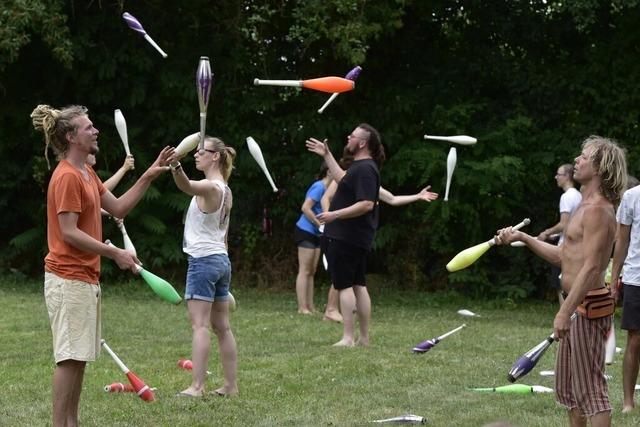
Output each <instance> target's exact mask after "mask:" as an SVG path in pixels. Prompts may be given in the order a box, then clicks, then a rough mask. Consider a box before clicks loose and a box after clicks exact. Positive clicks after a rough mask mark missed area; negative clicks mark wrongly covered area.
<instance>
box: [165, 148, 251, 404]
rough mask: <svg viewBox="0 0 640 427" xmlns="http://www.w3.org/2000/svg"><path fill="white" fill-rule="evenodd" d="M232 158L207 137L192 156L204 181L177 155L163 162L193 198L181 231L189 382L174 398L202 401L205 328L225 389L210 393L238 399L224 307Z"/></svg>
mask: <svg viewBox="0 0 640 427" xmlns="http://www.w3.org/2000/svg"><path fill="white" fill-rule="evenodd" d="M235 156H236V152H235V150H234V149H233V148H231V147H227V146H226V145H225V144H224V142H222V140H220V139H218V138H212V137H206V138H205V140H204V145H203V147H202V148H200V149H198V150H197V151H196V153H195V154H194V158H195V162H196V169H198V170H199V171H202V172H203V173H204V176H205V177H204V179H201V180H199V181H196V180H190V179H189V178H188V177H187V175H186V174H185V173H184V171H183V170H182V166H181V165H180V162H178V161H177V157H178V156H177V155H176V154H175V153H174V154H173V155H172V156H171V157H169V158H168V159H167V161H168V162H169V164H170V166H171V175H173V180H174V181H175V183H176V185H177V186H178V188H179V189H180V190H182V191H183V192H185V193H186V194H189V195H190V196H193V198H192V199H191V203H190V204H189V209H188V210H187V217H186V220H185V225H184V239H183V245H182V249H183V251H184V252H185V253H186V254H187V255H188V258H189V268H188V271H187V284H186V291H185V300H187V309H188V311H189V317H190V319H191V327H192V329H193V339H192V349H191V352H192V354H191V358H192V361H193V370H192V382H191V385H190V386H189V387H188V388H186V389H185V390H183V391H181V392H180V393H178V394H177V396H184V397H201V396H203V395H204V393H205V389H204V382H205V378H206V372H207V363H208V360H209V349H210V346H211V338H210V335H209V326H211V329H213V331H214V332H215V334H216V336H217V338H218V347H219V350H220V360H221V362H222V371H223V373H224V384H223V385H222V386H221V387H220V388H218V389H216V390H215V393H216V394H218V395H221V396H233V395H236V394H238V385H237V382H236V370H237V349H236V341H235V338H234V336H233V333H232V332H231V327H230V325H229V307H230V304H232V303H233V297H232V296H231V294H230V293H229V288H230V285H231V263H230V262H229V257H228V254H227V230H228V226H229V214H230V212H231V205H232V203H233V197H232V194H231V189H229V186H228V185H227V181H228V179H229V175H230V174H231V169H232V168H233V160H234V159H235Z"/></svg>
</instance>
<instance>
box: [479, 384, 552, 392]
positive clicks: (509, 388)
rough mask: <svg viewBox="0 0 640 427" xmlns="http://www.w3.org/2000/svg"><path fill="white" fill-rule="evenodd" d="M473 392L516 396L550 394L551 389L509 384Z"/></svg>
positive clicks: (539, 386)
mask: <svg viewBox="0 0 640 427" xmlns="http://www.w3.org/2000/svg"><path fill="white" fill-rule="evenodd" d="M470 390H473V391H495V392H496V393H517V394H531V393H551V392H553V389H550V388H549V387H543V386H541V385H525V384H509V385H503V386H501V387H485V388H472V389H470Z"/></svg>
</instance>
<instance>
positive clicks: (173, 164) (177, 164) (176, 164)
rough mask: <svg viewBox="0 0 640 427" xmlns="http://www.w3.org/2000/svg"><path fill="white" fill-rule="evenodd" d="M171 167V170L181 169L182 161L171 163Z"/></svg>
mask: <svg viewBox="0 0 640 427" xmlns="http://www.w3.org/2000/svg"><path fill="white" fill-rule="evenodd" d="M169 168H171V172H176V171H178V170H180V168H182V165H181V164H180V162H176V163H172V164H170V165H169Z"/></svg>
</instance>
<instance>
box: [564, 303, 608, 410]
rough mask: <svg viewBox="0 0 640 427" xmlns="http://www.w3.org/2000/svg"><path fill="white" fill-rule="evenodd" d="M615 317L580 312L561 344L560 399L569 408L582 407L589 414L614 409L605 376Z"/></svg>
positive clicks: (580, 408)
mask: <svg viewBox="0 0 640 427" xmlns="http://www.w3.org/2000/svg"><path fill="white" fill-rule="evenodd" d="M611 317H612V316H607V317H603V318H601V319H595V320H588V319H586V318H585V317H582V316H581V315H578V317H576V319H575V320H574V321H573V322H571V328H570V329H569V334H568V335H567V336H565V337H564V338H563V339H561V340H560V343H559V346H558V353H557V356H556V400H557V402H558V403H559V404H560V405H562V406H564V407H566V408H567V409H574V408H578V409H579V410H580V412H581V413H582V414H583V415H584V416H585V417H591V416H593V415H595V414H597V413H599V412H603V411H611V404H610V403H609V395H608V390H607V382H606V380H605V378H604V355H605V343H606V341H607V334H608V333H609V329H610V328H611Z"/></svg>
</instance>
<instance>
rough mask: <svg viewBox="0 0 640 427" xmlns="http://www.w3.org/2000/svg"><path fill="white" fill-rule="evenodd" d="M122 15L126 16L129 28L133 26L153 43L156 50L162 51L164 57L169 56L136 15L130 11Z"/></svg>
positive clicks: (134, 29)
mask: <svg viewBox="0 0 640 427" xmlns="http://www.w3.org/2000/svg"><path fill="white" fill-rule="evenodd" d="M122 17H123V18H124V22H126V23H127V25H128V26H129V28H131V29H132V30H133V31H135V32H136V33H140V34H142V36H143V37H144V38H145V40H147V41H148V42H149V44H151V46H153V47H155V48H156V50H157V51H158V52H160V55H162V57H163V58H166V57H167V54H166V53H164V50H162V49H160V46H158V45H157V44H156V42H154V41H153V39H152V38H151V37H150V36H149V34H147V32H146V31H145V30H144V28H142V24H141V23H140V21H138V20H137V19H136V17H135V16H133V15H131V14H130V13H128V12H125V13H123V14H122Z"/></svg>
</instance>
